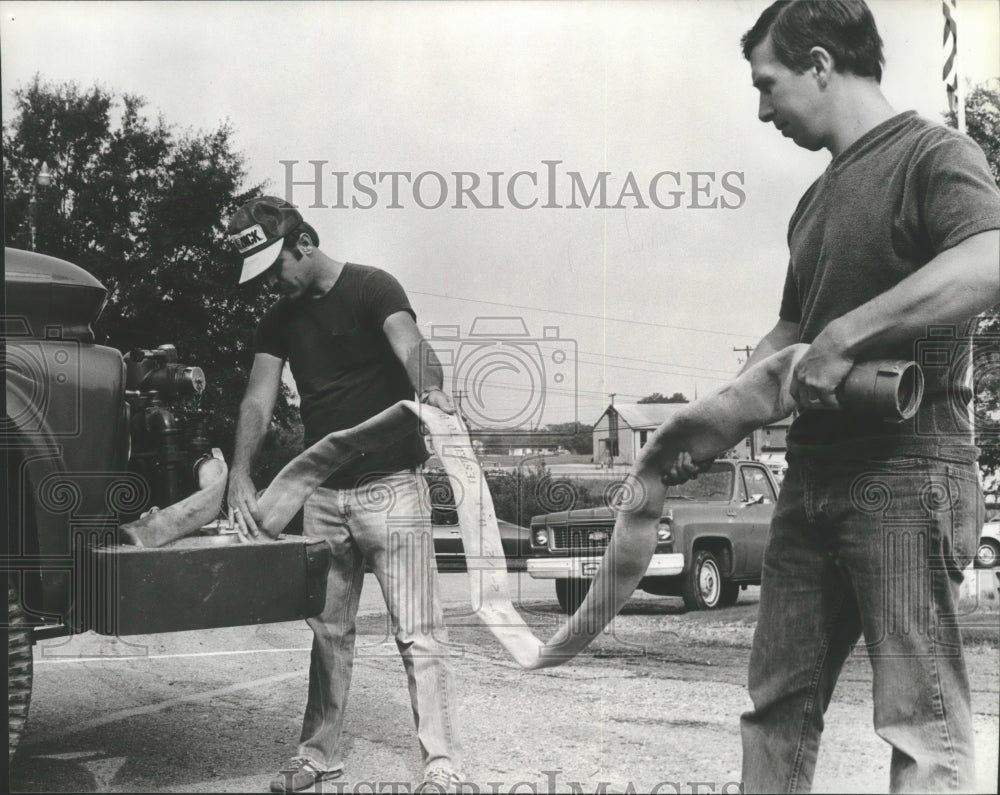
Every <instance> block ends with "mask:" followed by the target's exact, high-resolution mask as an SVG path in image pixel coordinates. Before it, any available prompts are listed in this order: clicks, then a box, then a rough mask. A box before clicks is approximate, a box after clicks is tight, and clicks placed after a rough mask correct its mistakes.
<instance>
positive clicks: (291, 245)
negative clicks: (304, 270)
mask: <svg viewBox="0 0 1000 795" xmlns="http://www.w3.org/2000/svg"><path fill="white" fill-rule="evenodd" d="M303 232H304V233H305V234H307V235H309V240H310V241H311V242H312V244H313V246H316V247H318V246H319V235H317V234H316V230H315V229H313V228H312V226H311V225H310V224H309V222H308V221H303V222H302V223H301V224H299V225H298V226H297V227H295V228H294V229H293V230H292V231H291V232H289V233H288V234H287V235H285V237H284V238H283V239H282V243H281V247H282V248H283V249H284V250H285V251H291V252H292V256H293V257H295V259H297V260H298V259H302V254H300V253H299V250H298V248H297V247H296V246H297V245H298V242H299V238H300V237H302V233H303Z"/></svg>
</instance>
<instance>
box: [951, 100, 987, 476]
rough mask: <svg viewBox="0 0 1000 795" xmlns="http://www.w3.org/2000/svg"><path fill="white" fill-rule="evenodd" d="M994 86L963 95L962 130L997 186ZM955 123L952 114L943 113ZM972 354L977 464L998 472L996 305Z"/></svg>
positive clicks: (980, 327) (978, 324) (978, 328)
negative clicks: (982, 155)
mask: <svg viewBox="0 0 1000 795" xmlns="http://www.w3.org/2000/svg"><path fill="white" fill-rule="evenodd" d="M994 83H995V85H996V86H997V87H993V86H990V85H981V86H978V87H976V88H974V89H973V90H972V91H971V92H969V94H968V96H967V97H966V98H965V126H966V132H967V133H968V134H969V137H970V138H972V139H973V140H974V141H975V142H976V143H977V144H979V146H980V147H982V150H983V152H984V153H985V154H986V161H987V162H988V163H989V166H990V171H991V172H992V173H993V179H994V180H996V182H997V185H998V186H1000V82H997V81H994ZM946 118H947V119H948V122H949V123H950V124H951V125H952V126H955V125H956V123H957V122H956V114H955V113H954V112H951V113H948V114H946ZM973 328H974V332H975V334H976V337H977V339H976V355H975V357H974V365H973V383H974V385H975V409H976V423H977V425H976V444H977V445H978V446H979V447H980V448H982V451H983V452H982V455H981V456H980V458H979V464H980V466H981V467H982V469H983V471H984V473H986V474H988V475H996V474H997V473H998V471H1000V434H998V427H1000V345H998V342H997V341H998V340H1000V307H994V308H993V309H992V310H990V311H988V312H985V313H984V314H983V315H981V316H980V317H979V318H978V319H977V320H976V321H975V323H974V326H973Z"/></svg>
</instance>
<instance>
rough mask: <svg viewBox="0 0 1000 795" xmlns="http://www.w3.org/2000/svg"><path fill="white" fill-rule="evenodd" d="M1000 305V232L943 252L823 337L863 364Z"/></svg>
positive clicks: (839, 323) (989, 233)
mask: <svg viewBox="0 0 1000 795" xmlns="http://www.w3.org/2000/svg"><path fill="white" fill-rule="evenodd" d="M998 302H1000V231H994V232H986V233H983V234H980V235H975V236H974V237H972V238H969V239H968V240H966V241H964V242H962V243H960V244H959V245H957V246H955V247H954V248H951V249H948V250H947V251H944V252H942V253H941V254H939V255H938V256H937V257H935V258H934V259H933V260H931V261H930V262H928V263H927V264H926V265H925V266H924V267H922V268H920V269H919V270H918V271H916V272H915V273H913V274H912V275H910V276H908V277H907V278H906V279H904V280H903V281H901V282H900V283H899V284H897V285H896V286H895V287H893V288H892V289H890V290H888V291H886V292H884V293H882V294H881V295H879V296H877V297H875V298H874V299H872V300H871V301H869V302H868V303H866V304H864V305H862V306H860V307H858V308H857V309H855V310H853V311H851V312H848V313H847V314H846V315H844V316H843V317H841V318H839V319H837V320H834V321H833V322H831V323H830V324H829V326H827V328H826V329H824V331H823V332H822V334H821V335H820V336H821V337H825V338H826V339H825V340H823V341H824V342H826V341H829V342H830V343H832V345H833V347H834V348H836V349H838V350H841V351H843V352H844V354H845V355H847V356H849V357H850V358H852V359H854V360H855V361H864V360H867V359H872V358H875V357H877V356H878V355H879V354H882V353H886V352H888V351H889V350H891V349H892V348H893V347H894V346H897V345H898V344H899V343H901V342H906V341H908V340H912V339H915V338H918V337H921V336H923V335H924V334H926V333H927V327H928V326H929V325H938V324H948V323H963V322H965V321H967V320H968V319H969V318H971V317H973V316H974V315H977V314H979V313H980V312H982V311H984V310H986V309H989V308H990V307H991V306H994V305H996V304H997V303H998ZM818 341H819V339H818V338H817V342H818Z"/></svg>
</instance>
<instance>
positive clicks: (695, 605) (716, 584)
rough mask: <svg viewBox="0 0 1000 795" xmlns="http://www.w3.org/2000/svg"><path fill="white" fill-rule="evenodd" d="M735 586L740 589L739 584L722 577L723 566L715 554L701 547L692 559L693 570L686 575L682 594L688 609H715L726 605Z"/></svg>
mask: <svg viewBox="0 0 1000 795" xmlns="http://www.w3.org/2000/svg"><path fill="white" fill-rule="evenodd" d="M734 587H735V588H736V590H737V591H739V586H738V585H735V586H734V585H733V584H732V583H727V582H726V581H725V580H723V579H722V568H721V567H720V566H719V561H718V559H716V557H715V555H713V554H712V553H711V552H709V551H708V550H707V549H699V550H698V551H697V552H695V554H694V560H693V561H691V570H690V571H688V573H687V576H685V577H684V584H683V586H682V588H681V596H682V597H684V604H685V605H686V606H687V609H688V610H715V609H716V608H717V607H724V606H725V599H726V598H731V597H732V593H731V591H730V589H732V588H734ZM735 601H736V600H735V599H733V602H735ZM730 604H732V602H730Z"/></svg>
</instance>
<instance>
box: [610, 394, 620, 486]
mask: <svg viewBox="0 0 1000 795" xmlns="http://www.w3.org/2000/svg"><path fill="white" fill-rule="evenodd" d="M616 394H617V392H612V393H611V394H610V397H611V406H610V407H609V408H608V411H609V414H608V437H609V438H608V467H609V468H610V469H611V470H612V471H613V470H614V468H615V448H616V447H618V412H617V411H615V395H616Z"/></svg>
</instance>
